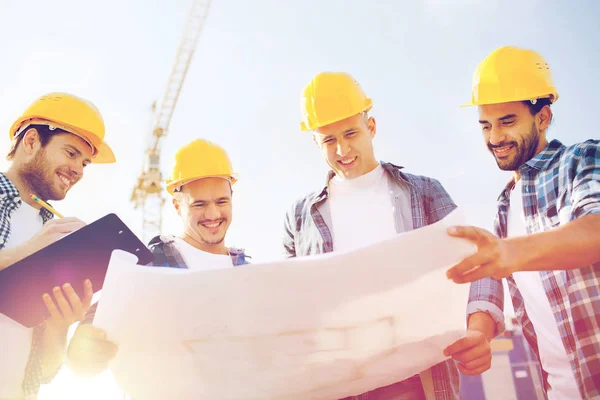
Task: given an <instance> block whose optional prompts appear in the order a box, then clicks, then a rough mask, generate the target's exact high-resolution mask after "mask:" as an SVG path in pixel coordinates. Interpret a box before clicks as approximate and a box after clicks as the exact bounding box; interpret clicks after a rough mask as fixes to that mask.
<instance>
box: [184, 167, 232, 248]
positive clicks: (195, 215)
mask: <svg viewBox="0 0 600 400" xmlns="http://www.w3.org/2000/svg"><path fill="white" fill-rule="evenodd" d="M231 198H232V191H231V184H230V182H229V181H228V180H227V179H223V178H203V179H198V180H195V181H192V182H189V183H187V184H185V185H184V186H183V187H182V188H181V191H180V192H177V193H175V197H174V199H173V205H174V206H175V209H176V210H177V213H178V214H179V216H180V217H181V219H182V220H183V224H184V234H185V236H186V238H187V239H188V240H186V241H187V242H188V243H190V244H192V245H193V246H194V247H197V248H199V249H200V250H204V251H207V252H209V253H215V254H220V253H223V252H224V251H225V249H226V248H225V244H224V240H225V235H226V234H227V229H229V225H230V224H231V218H232V205H231ZM189 239H191V241H190V240H189Z"/></svg>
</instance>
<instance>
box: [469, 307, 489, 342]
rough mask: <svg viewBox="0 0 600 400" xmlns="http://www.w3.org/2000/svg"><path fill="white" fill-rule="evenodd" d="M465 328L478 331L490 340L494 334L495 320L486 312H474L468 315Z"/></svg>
mask: <svg viewBox="0 0 600 400" xmlns="http://www.w3.org/2000/svg"><path fill="white" fill-rule="evenodd" d="M467 329H469V330H474V331H479V332H481V333H483V334H484V335H485V337H486V338H487V340H488V341H491V340H492V339H493V338H494V337H495V336H496V321H494V318H492V317H491V316H490V315H489V314H488V313H486V312H475V313H473V314H471V315H470V316H469V320H468V322H467Z"/></svg>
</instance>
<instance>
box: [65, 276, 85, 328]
mask: <svg viewBox="0 0 600 400" xmlns="http://www.w3.org/2000/svg"><path fill="white" fill-rule="evenodd" d="M63 291H64V293H65V294H66V296H67V299H68V300H69V303H70V304H71V312H72V314H73V316H74V317H75V318H77V319H79V320H81V319H83V314H84V313H83V310H82V307H81V300H80V299H79V296H77V293H76V292H75V289H73V287H72V286H71V284H70V283H65V284H64V285H63Z"/></svg>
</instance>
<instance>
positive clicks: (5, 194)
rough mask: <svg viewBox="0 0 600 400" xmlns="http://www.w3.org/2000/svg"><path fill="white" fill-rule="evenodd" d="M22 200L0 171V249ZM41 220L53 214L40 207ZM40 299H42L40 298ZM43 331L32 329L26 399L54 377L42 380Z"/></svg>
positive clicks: (25, 387)
mask: <svg viewBox="0 0 600 400" xmlns="http://www.w3.org/2000/svg"><path fill="white" fill-rule="evenodd" d="M22 204H23V200H22V199H21V194H20V193H19V191H18V190H17V188H16V187H15V185H13V183H12V182H11V181H10V180H9V179H8V178H7V177H6V175H4V174H3V173H0V250H2V249H3V248H4V246H6V242H7V241H8V238H9V237H10V232H11V229H10V228H11V225H10V217H11V215H12V213H13V212H14V211H15V210H16V209H18V208H19V207H21V205H22ZM40 215H41V216H42V222H43V223H44V224H45V223H46V222H48V221H49V220H51V219H52V218H53V217H54V215H53V214H52V213H51V212H50V211H48V210H46V209H45V208H41V209H40ZM40 301H42V299H40ZM43 333H44V325H43V324H42V325H38V326H36V327H35V328H34V329H33V338H32V340H31V351H30V353H29V360H28V361H27V366H26V367H25V379H24V380H23V393H24V396H25V398H26V399H30V398H36V396H37V393H38V391H39V389H40V384H41V383H47V382H49V380H51V379H52V378H54V375H55V374H54V375H52V376H50V377H47V379H46V380H45V381H44V382H42V363H41V358H40V356H41V351H40V350H41V345H42V338H43Z"/></svg>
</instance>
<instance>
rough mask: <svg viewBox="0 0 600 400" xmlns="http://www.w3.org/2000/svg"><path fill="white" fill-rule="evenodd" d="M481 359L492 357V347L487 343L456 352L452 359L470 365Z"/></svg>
mask: <svg viewBox="0 0 600 400" xmlns="http://www.w3.org/2000/svg"><path fill="white" fill-rule="evenodd" d="M481 357H491V350H490V346H489V345H488V344H487V343H479V344H477V345H475V346H472V347H470V348H468V349H466V350H463V351H459V352H456V353H454V354H453V355H452V358H453V359H455V360H456V361H458V362H460V363H463V364H464V363H469V362H471V361H473V360H477V359H479V358H481Z"/></svg>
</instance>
